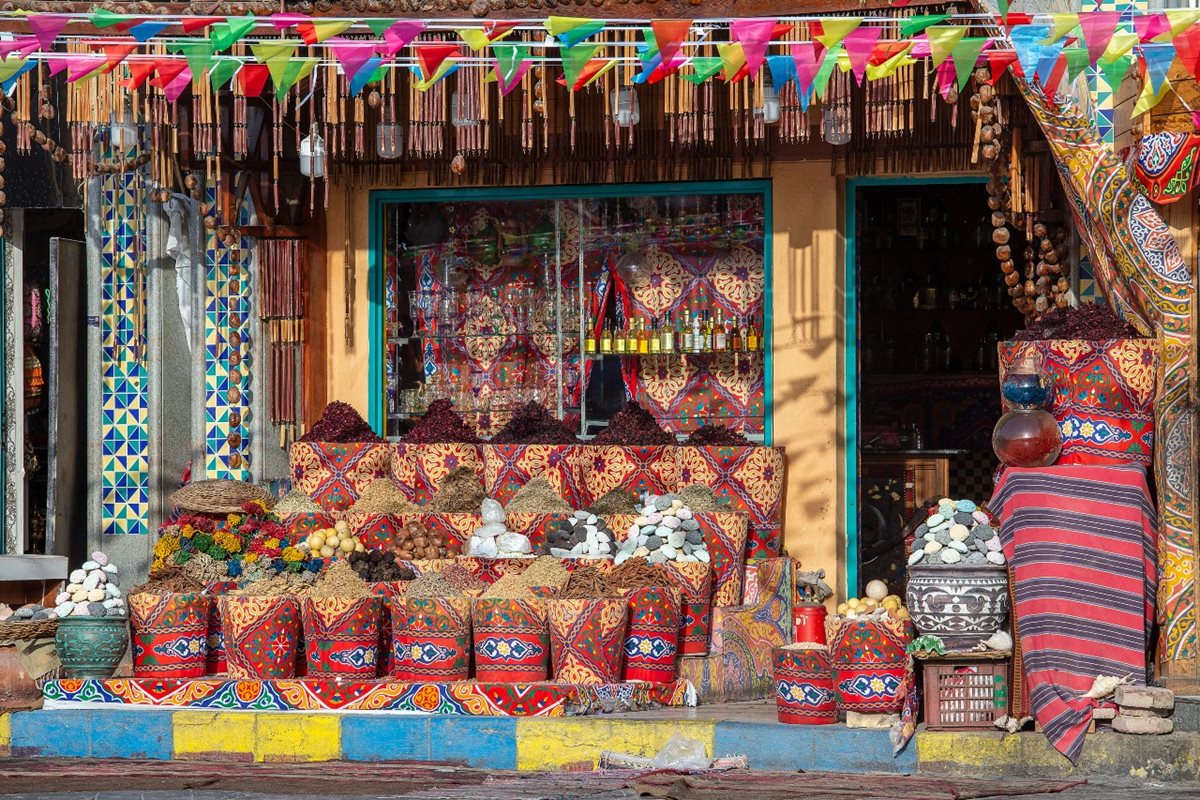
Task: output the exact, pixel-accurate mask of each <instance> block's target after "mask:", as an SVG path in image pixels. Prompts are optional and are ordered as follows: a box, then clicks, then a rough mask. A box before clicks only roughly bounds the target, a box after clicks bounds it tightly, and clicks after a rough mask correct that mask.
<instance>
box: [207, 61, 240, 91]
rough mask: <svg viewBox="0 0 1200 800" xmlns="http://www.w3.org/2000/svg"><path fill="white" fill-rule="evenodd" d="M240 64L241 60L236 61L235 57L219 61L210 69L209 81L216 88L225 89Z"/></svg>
mask: <svg viewBox="0 0 1200 800" xmlns="http://www.w3.org/2000/svg"><path fill="white" fill-rule="evenodd" d="M240 66H241V62H239V61H234V60H233V59H226V60H225V61H218V62H217V63H216V64H213V67H212V69H210V70H209V71H208V82H209V83H210V84H211V85H212V87H213V88H214V89H223V88H225V85H226V84H227V83H229V82H230V81H231V80H233V76H234V74H235V73H236V72H237V71H238V67H240Z"/></svg>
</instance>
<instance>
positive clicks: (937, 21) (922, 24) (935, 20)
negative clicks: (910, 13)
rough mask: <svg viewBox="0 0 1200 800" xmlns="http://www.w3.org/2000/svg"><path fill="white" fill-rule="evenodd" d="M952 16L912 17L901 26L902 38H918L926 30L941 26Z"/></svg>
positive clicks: (928, 15) (926, 15)
mask: <svg viewBox="0 0 1200 800" xmlns="http://www.w3.org/2000/svg"><path fill="white" fill-rule="evenodd" d="M950 16H951V15H950V14H917V15H916V16H915V17H911V18H910V19H909V20H908V21H907V22H905V23H904V24H903V25H901V26H900V38H901V39H903V38H905V37H908V36H916V35H917V34H918V33H920V32H921V31H923V30H925V29H926V28H929V27H932V26H934V25H941V24H942V23H943V22H945V21H946V20H948V19H950Z"/></svg>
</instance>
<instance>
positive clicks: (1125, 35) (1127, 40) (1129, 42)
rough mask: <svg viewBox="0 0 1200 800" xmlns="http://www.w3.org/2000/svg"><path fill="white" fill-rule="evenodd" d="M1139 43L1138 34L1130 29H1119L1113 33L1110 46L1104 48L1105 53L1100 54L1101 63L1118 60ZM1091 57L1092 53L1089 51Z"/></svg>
mask: <svg viewBox="0 0 1200 800" xmlns="http://www.w3.org/2000/svg"><path fill="white" fill-rule="evenodd" d="M1135 44H1137V34H1136V33H1132V32H1130V31H1117V32H1116V33H1114V34H1113V37H1112V39H1110V40H1109V42H1108V47H1107V48H1105V50H1104V55H1102V56H1100V61H1099V63H1101V64H1103V63H1105V62H1107V61H1116V60H1117V59H1118V58H1120V57H1121V56H1123V55H1125V54H1126V53H1128V52H1129V51H1130V50H1132V49H1133V46H1134V45H1135ZM1088 57H1089V58H1090V57H1091V53H1090V52H1089V53H1088Z"/></svg>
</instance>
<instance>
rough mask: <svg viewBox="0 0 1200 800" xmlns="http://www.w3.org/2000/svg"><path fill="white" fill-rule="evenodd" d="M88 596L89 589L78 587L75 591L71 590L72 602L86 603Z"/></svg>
mask: <svg viewBox="0 0 1200 800" xmlns="http://www.w3.org/2000/svg"><path fill="white" fill-rule="evenodd" d="M87 596H88V592H87V589H76V590H75V591H73V592H71V602H72V603H86V602H87Z"/></svg>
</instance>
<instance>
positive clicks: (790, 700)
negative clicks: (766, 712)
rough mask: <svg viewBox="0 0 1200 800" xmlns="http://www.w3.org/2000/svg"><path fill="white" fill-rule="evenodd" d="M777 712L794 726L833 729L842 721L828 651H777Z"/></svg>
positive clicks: (822, 649)
mask: <svg viewBox="0 0 1200 800" xmlns="http://www.w3.org/2000/svg"><path fill="white" fill-rule="evenodd" d="M774 654H775V662H774V672H773V673H772V674H773V675H774V677H775V711H776V715H777V716H778V719H779V721H780V722H785V723H788V724H792V725H832V724H833V723H835V722H837V721H838V713H837V700H836V698H835V697H834V692H833V665H832V664H831V663H830V659H829V651H828V650H827V649H825V648H824V647H822V648H819V649H811V650H790V649H788V648H785V647H776V648H775V650H774Z"/></svg>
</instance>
